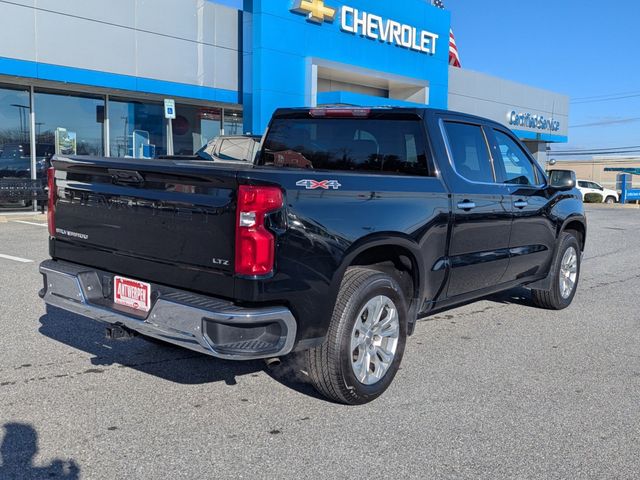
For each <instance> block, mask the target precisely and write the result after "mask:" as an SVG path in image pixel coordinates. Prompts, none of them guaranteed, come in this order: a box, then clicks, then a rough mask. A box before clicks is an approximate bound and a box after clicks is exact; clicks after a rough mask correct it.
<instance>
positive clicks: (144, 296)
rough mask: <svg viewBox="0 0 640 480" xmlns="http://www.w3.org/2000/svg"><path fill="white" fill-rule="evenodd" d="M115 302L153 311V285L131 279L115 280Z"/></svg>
mask: <svg viewBox="0 0 640 480" xmlns="http://www.w3.org/2000/svg"><path fill="white" fill-rule="evenodd" d="M113 287H114V289H113V301H114V302H115V303H117V304H118V305H124V306H125V307H129V308H133V309H134V310H140V311H143V312H148V311H149V310H150V309H151V298H150V297H151V285H150V284H148V283H144V282H139V281H137V280H131V279H130V278H124V277H114V278H113Z"/></svg>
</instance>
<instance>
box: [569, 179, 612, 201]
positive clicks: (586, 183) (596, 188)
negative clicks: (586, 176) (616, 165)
mask: <svg viewBox="0 0 640 480" xmlns="http://www.w3.org/2000/svg"><path fill="white" fill-rule="evenodd" d="M578 190H580V193H581V194H582V197H583V198H584V196H585V195H586V194H587V193H597V194H598V195H602V202H603V203H618V202H619V201H620V195H619V194H618V192H616V191H615V190H611V189H610V188H604V187H603V186H602V185H600V184H599V183H596V182H592V181H591V180H578Z"/></svg>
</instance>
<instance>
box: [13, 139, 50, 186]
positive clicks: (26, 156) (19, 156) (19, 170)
mask: <svg viewBox="0 0 640 480" xmlns="http://www.w3.org/2000/svg"><path fill="white" fill-rule="evenodd" d="M54 153H55V150H54V145H53V144H48V143H39V144H37V145H36V178H46V176H47V169H48V168H49V167H50V166H51V164H50V163H49V162H50V160H51V157H52V156H53V154H54ZM0 178H31V146H30V145H29V144H28V143H5V144H4V145H2V147H1V148H0Z"/></svg>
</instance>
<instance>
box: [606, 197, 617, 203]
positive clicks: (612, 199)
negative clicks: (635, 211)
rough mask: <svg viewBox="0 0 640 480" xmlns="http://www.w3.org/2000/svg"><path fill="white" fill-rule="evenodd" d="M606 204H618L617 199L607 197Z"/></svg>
mask: <svg viewBox="0 0 640 480" xmlns="http://www.w3.org/2000/svg"><path fill="white" fill-rule="evenodd" d="M604 203H608V204H612V203H616V199H615V197H607V198H606V199H605V201H604Z"/></svg>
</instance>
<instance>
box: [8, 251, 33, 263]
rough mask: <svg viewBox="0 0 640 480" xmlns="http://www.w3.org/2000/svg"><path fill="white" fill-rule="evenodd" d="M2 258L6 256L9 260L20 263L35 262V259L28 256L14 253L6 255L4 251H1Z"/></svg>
mask: <svg viewBox="0 0 640 480" xmlns="http://www.w3.org/2000/svg"><path fill="white" fill-rule="evenodd" d="M0 258H5V259H7V260H13V261H14V262H20V263H33V260H29V259H28V258H20V257H14V256H12V255H4V254H2V253H0Z"/></svg>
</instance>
